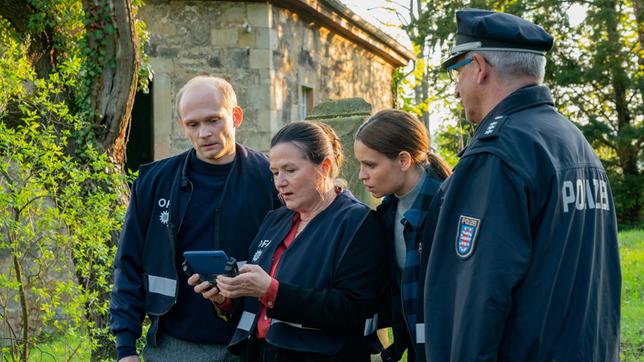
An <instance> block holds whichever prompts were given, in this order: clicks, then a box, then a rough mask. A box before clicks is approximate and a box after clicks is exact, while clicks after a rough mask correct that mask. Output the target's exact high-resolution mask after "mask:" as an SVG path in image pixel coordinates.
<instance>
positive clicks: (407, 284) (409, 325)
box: [354, 109, 451, 361]
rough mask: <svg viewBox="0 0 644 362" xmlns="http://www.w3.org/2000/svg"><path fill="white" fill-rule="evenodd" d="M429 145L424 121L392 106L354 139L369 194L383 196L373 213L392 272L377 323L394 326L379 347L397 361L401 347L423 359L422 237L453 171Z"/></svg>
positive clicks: (410, 355) (410, 357)
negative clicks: (381, 228) (385, 241)
mask: <svg viewBox="0 0 644 362" xmlns="http://www.w3.org/2000/svg"><path fill="white" fill-rule="evenodd" d="M429 144H430V140H429V136H428V132H427V129H426V128H425V126H424V125H423V124H422V123H421V122H420V121H419V120H418V119H417V118H416V117H415V116H414V115H412V114H410V113H407V112H403V111H399V110H395V109H386V110H382V111H380V112H378V113H376V114H375V115H373V116H372V117H370V118H369V119H368V120H367V121H366V122H365V123H364V124H362V126H360V128H359V129H358V132H357V134H356V139H355V143H354V152H355V156H356V158H357V160H358V161H359V162H360V173H359V178H360V180H361V181H362V183H363V184H364V185H365V187H366V188H367V189H368V190H369V192H370V193H371V194H372V195H373V196H375V197H378V198H381V197H384V199H383V201H382V203H381V204H380V206H378V208H377V210H376V213H377V214H378V216H379V217H380V219H381V222H382V224H383V225H384V227H385V229H386V232H387V239H388V249H389V250H388V253H389V258H390V260H389V265H391V270H390V273H389V275H390V276H391V277H390V278H389V280H388V282H389V285H390V287H389V288H388V289H387V292H386V293H385V295H384V296H383V300H382V303H381V308H380V310H379V313H378V315H379V326H380V327H389V326H391V327H392V329H393V334H394V343H393V344H392V345H391V346H389V347H388V348H386V349H385V350H384V351H382V359H383V361H398V360H399V359H400V358H401V356H402V354H403V353H404V351H405V350H407V359H408V361H425V353H424V346H423V343H424V327H423V325H422V323H423V310H422V306H423V303H422V296H423V294H422V289H421V288H422V285H423V279H424V276H425V269H424V268H423V267H422V266H421V264H422V263H421V252H422V250H421V239H422V235H423V234H426V233H433V230H434V227H435V225H433V222H432V221H431V219H432V218H430V217H428V213H429V210H430V204H431V203H432V201H433V199H434V198H433V196H434V195H435V194H436V193H437V191H438V188H439V186H440V184H441V182H442V181H443V180H444V179H446V178H447V177H448V176H449V175H450V174H451V170H450V167H449V166H448V165H447V163H445V161H443V160H442V159H441V158H440V157H439V156H437V155H435V154H433V153H431V151H430V147H429ZM371 338H373V336H372V337H371Z"/></svg>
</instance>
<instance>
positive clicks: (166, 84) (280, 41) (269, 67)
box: [141, 0, 393, 159]
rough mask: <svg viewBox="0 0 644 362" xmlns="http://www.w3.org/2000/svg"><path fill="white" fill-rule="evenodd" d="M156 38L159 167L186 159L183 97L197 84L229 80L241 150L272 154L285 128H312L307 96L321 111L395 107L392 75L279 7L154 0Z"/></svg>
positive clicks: (148, 15)
mask: <svg viewBox="0 0 644 362" xmlns="http://www.w3.org/2000/svg"><path fill="white" fill-rule="evenodd" d="M141 16H142V18H143V19H144V20H145V22H146V23H147V26H148V30H149V32H150V34H151V38H150V43H149V46H148V54H149V56H150V62H151V65H152V68H153V71H154V80H153V87H152V89H153V98H152V99H153V101H152V103H153V110H152V114H153V118H154V127H153V128H154V157H155V159H160V158H163V157H167V156H169V155H172V154H175V153H177V152H179V151H181V150H184V149H187V148H188V147H189V146H190V144H189V142H188V141H186V140H185V139H184V137H183V134H182V132H181V129H180V127H179V125H178V123H177V121H176V120H177V118H176V113H175V112H176V111H175V107H174V97H175V95H176V93H177V91H178V90H179V89H180V88H181V86H182V85H183V84H184V83H185V82H186V81H187V80H188V79H190V78H191V77H193V76H195V75H197V74H212V75H216V76H219V77H222V78H225V79H227V80H228V81H229V82H230V83H231V84H232V85H233V88H235V90H236V92H237V97H238V101H239V104H240V106H241V107H242V108H243V109H244V123H243V124H242V126H241V128H240V129H239V130H238V131H237V139H238V141H239V142H241V143H244V144H246V145H249V146H251V147H254V148H257V149H259V150H262V151H267V150H268V147H269V143H270V138H271V136H272V135H273V134H274V133H275V132H276V131H277V130H278V129H279V128H280V127H281V126H282V125H284V123H286V122H288V121H291V120H298V119H303V118H304V114H303V112H302V110H301V109H302V108H301V106H302V102H303V100H302V99H303V97H302V87H307V88H309V89H310V93H309V94H310V95H311V96H312V103H313V104H318V103H320V102H323V101H327V100H332V99H340V98H350V97H362V98H364V99H365V100H366V101H367V102H369V103H371V104H372V105H373V107H374V109H376V110H378V109H381V108H385V107H390V106H391V104H392V93H391V81H392V72H393V67H392V66H391V65H390V64H388V63H386V62H385V61H384V60H382V59H381V58H379V57H378V56H376V55H374V54H372V53H371V52H369V51H367V50H365V49H364V48H361V47H359V46H358V45H356V44H355V43H353V42H350V41H348V40H347V39H345V38H343V37H341V36H339V35H337V34H335V33H333V32H332V31H331V30H329V29H327V28H324V27H320V26H318V25H316V24H315V23H313V22H311V21H309V20H307V19H305V18H302V17H300V16H299V15H298V14H297V13H295V12H293V11H291V10H287V9H283V8H280V7H277V6H275V5H271V4H269V3H255V2H243V1H170V0H147V1H146V5H145V6H144V7H142V8H141Z"/></svg>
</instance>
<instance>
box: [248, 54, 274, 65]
mask: <svg viewBox="0 0 644 362" xmlns="http://www.w3.org/2000/svg"><path fill="white" fill-rule="evenodd" d="M271 53H272V52H271V51H270V50H269V49H251V50H250V61H249V64H250V67H251V69H265V68H270V66H271V55H272V54H271Z"/></svg>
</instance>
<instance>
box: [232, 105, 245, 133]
mask: <svg viewBox="0 0 644 362" xmlns="http://www.w3.org/2000/svg"><path fill="white" fill-rule="evenodd" d="M243 120H244V111H243V110H242V109H241V107H239V106H235V107H233V127H234V128H239V126H241V124H242V121H243Z"/></svg>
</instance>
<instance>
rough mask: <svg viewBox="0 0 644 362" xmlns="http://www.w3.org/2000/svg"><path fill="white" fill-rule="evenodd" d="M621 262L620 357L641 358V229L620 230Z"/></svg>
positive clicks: (643, 327)
mask: <svg viewBox="0 0 644 362" xmlns="http://www.w3.org/2000/svg"><path fill="white" fill-rule="evenodd" d="M619 249H620V250H619V252H620V255H619V257H620V259H621V265H622V322H621V329H622V331H621V333H622V335H621V348H620V349H621V351H620V359H621V360H623V361H628V362H636V361H642V360H644V229H639V230H629V231H623V232H621V233H619Z"/></svg>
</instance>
